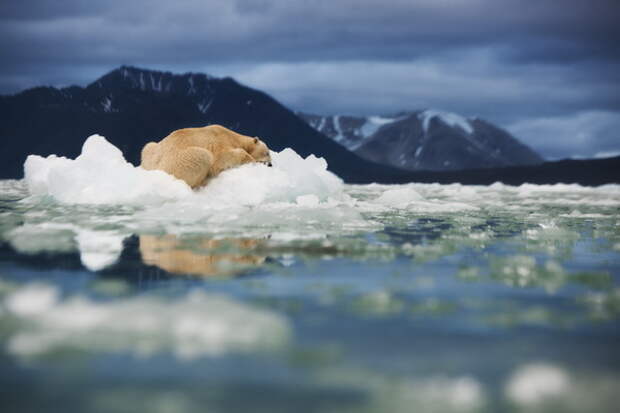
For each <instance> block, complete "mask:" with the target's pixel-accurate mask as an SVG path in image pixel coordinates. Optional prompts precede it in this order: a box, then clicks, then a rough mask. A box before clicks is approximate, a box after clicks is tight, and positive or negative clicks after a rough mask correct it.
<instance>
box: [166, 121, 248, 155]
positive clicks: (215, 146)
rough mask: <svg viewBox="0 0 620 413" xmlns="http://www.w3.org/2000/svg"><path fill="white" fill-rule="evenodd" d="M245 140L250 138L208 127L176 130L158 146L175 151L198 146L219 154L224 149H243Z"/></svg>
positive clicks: (217, 126) (219, 128)
mask: <svg viewBox="0 0 620 413" xmlns="http://www.w3.org/2000/svg"><path fill="white" fill-rule="evenodd" d="M247 140H251V138H249V137H247V136H243V135H240V134H238V133H236V132H233V131H231V130H230V129H226V128H225V127H223V126H220V125H209V126H205V127H202V128H185V129H178V130H176V131H174V132H172V133H171V134H170V135H168V136H166V137H165V138H164V139H163V140H162V141H161V142H160V144H161V145H163V146H164V147H174V148H175V149H176V150H179V149H184V148H187V147H190V146H198V147H201V148H205V149H208V150H211V151H213V150H215V151H216V152H219V150H221V149H224V148H242V147H245V146H247V142H246V141H247Z"/></svg>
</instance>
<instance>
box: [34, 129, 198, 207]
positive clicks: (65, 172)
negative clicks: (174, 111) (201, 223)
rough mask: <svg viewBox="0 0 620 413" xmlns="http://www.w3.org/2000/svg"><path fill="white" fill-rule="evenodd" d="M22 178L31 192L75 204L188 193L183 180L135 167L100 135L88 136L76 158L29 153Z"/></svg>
mask: <svg viewBox="0 0 620 413" xmlns="http://www.w3.org/2000/svg"><path fill="white" fill-rule="evenodd" d="M24 178H25V180H26V183H27V184H28V188H29V190H30V193H31V194H33V195H51V196H52V197H54V198H55V199H56V200H58V201H60V202H64V203H75V204H152V203H161V202H163V201H166V200H170V199H179V198H183V197H187V196H189V195H191V193H192V191H191V189H190V188H189V187H188V186H187V185H186V184H185V183H184V182H182V181H180V180H178V179H175V178H174V177H172V176H171V175H168V174H166V173H164V172H161V171H146V170H144V169H142V168H139V167H134V166H133V165H131V164H130V163H128V162H127V161H125V159H124V158H123V154H122V153H121V151H120V150H119V149H118V148H117V147H115V146H114V145H112V144H110V143H109V142H108V141H106V139H105V138H104V137H102V136H99V135H92V136H90V137H89V138H88V139H87V140H86V142H84V145H83V147H82V154H81V155H80V156H78V157H77V158H76V159H75V160H72V159H67V158H64V157H58V156H55V155H50V156H48V157H47V158H42V157H40V156H37V155H30V156H28V158H27V159H26V163H25V164H24Z"/></svg>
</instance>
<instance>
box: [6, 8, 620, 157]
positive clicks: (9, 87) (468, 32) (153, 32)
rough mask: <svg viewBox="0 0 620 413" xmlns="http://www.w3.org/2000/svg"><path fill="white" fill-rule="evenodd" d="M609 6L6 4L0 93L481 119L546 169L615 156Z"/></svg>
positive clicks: (614, 13) (618, 108) (616, 36)
mask: <svg viewBox="0 0 620 413" xmlns="http://www.w3.org/2000/svg"><path fill="white" fill-rule="evenodd" d="M619 17H620V1H618V0H340V1H339V0H326V1H323V0H314V1H310V0H307V1H293V0H280V1H276V0H192V1H180V0H179V1H170V0H122V1H101V2H99V1H89V0H84V1H77V0H64V1H54V0H48V1H44V0H41V1H35V0H32V1H17V0H14V1H2V2H1V3H0V60H1V62H2V64H1V65H0V93H1V94H9V93H15V92H18V91H20V90H22V89H24V88H28V87H32V86H37V85H53V86H64V85H69V84H78V85H86V84H88V83H90V82H92V81H94V80H95V79H97V78H98V77H100V76H101V75H103V74H105V73H106V72H108V71H109V70H112V69H114V68H116V67H118V66H120V65H121V64H128V65H134V66H139V67H145V68H152V69H164V70H170V71H173V72H187V71H192V72H204V73H209V74H212V75H217V76H232V77H234V78H236V79H237V80H238V81H240V82H241V83H244V84H246V85H248V86H251V87H255V88H258V89H261V90H263V91H265V92H267V93H269V94H271V95H272V96H274V97H275V98H276V99H278V100H280V101H281V102H283V103H284V104H286V105H287V106H289V107H290V108H291V109H294V110H302V111H308V112H313V113H320V114H332V113H346V114H389V113H393V112H398V111H402V110H415V109H422V108H438V109H444V110H449V111H454V112H457V113H460V114H463V115H465V116H479V117H482V118H485V119H487V120H489V121H491V122H494V123H497V124H499V125H500V126H502V127H504V128H506V129H508V130H509V131H511V132H512V133H513V134H515V136H517V137H518V138H519V139H521V140H522V141H523V142H525V143H527V144H528V145H530V146H532V147H533V148H534V149H536V150H538V151H539V152H540V153H541V154H542V155H543V156H545V157H547V158H551V159H554V158H562V157H569V156H570V157H591V156H605V155H610V154H613V153H620V134H619V131H620V46H619V44H620V24H619V23H618V20H619Z"/></svg>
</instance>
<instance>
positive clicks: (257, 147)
mask: <svg viewBox="0 0 620 413" xmlns="http://www.w3.org/2000/svg"><path fill="white" fill-rule="evenodd" d="M248 153H249V154H250V155H252V158H254V159H256V161H257V162H260V163H264V164H265V165H267V166H271V155H270V153H269V148H268V147H267V145H265V142H263V141H261V140H260V139H258V138H254V141H253V143H252V145H251V147H250V150H249V151H248Z"/></svg>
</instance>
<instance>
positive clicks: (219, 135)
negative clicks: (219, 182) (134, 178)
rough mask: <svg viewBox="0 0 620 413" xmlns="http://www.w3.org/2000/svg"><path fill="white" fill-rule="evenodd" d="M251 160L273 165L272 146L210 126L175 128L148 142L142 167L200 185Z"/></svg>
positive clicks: (142, 157) (143, 153)
mask: <svg viewBox="0 0 620 413" xmlns="http://www.w3.org/2000/svg"><path fill="white" fill-rule="evenodd" d="M251 162H260V163H264V164H266V165H268V166H271V157H270V154H269V148H268V147H267V145H265V143H264V142H263V141H261V140H260V139H258V138H251V137H249V136H245V135H241V134H239V133H236V132H234V131H232V130H230V129H227V128H225V127H223V126H220V125H210V126H205V127H203V128H185V129H179V130H175V131H174V132H172V133H171V134H170V135H168V136H166V137H165V138H164V139H162V140H161V141H160V142H159V143H155V142H149V143H147V144H146V145H144V148H142V154H141V165H140V166H141V167H142V168H144V169H146V170H153V169H158V170H162V171H164V172H167V173H169V174H170V175H173V176H174V177H176V178H178V179H181V180H183V181H185V182H186V183H187V184H188V185H189V186H190V187H192V188H198V187H201V186H203V185H206V184H207V182H208V181H209V179H211V178H214V177H215V176H217V175H218V174H219V173H220V172H222V171H223V170H225V169H229V168H233V167H235V166H239V165H243V164H246V163H251Z"/></svg>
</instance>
